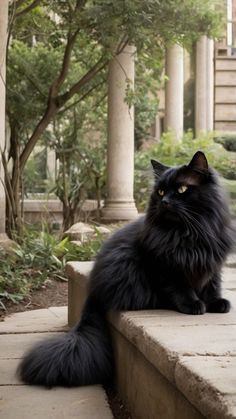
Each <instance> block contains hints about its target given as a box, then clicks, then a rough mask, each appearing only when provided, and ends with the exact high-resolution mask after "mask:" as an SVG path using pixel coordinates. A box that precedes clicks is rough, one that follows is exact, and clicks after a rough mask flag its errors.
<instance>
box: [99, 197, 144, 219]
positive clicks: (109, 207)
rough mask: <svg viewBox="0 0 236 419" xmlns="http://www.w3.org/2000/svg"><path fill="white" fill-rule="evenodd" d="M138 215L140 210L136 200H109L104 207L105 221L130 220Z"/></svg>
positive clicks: (103, 215)
mask: <svg viewBox="0 0 236 419" xmlns="http://www.w3.org/2000/svg"><path fill="white" fill-rule="evenodd" d="M137 217H138V210H137V208H136V206H135V202H134V201H111V200H107V201H106V202H105V206H104V208H103V209H102V220H104V221H129V220H133V219H135V218H137Z"/></svg>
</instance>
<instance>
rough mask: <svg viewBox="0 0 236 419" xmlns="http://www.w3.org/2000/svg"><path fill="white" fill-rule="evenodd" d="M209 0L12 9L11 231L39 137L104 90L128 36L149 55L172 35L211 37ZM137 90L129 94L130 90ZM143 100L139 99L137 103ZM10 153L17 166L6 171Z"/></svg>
mask: <svg viewBox="0 0 236 419" xmlns="http://www.w3.org/2000/svg"><path fill="white" fill-rule="evenodd" d="M215 3H216V2H213V1H212V0H195V1H193V0H186V1H185V2H183V1H182V0H168V1H160V0H148V1H145V2H144V1H141V0H126V1H124V0H115V1H114V0H70V1H69V0H68V1H60V0H55V1H53V2H52V1H49V0H48V1H46V0H42V1H40V0H38V1H37V0H34V1H30V0H18V1H15V2H14V3H13V5H12V9H11V15H10V28H11V42H10V43H9V53H8V73H7V114H8V119H9V124H10V128H11V138H10V147H9V153H8V152H7V151H6V150H7V148H6V150H5V152H3V153H2V154H3V155H2V158H3V163H4V167H5V174H6V190H7V202H8V206H7V208H8V214H7V221H8V226H7V227H8V232H10V231H11V230H12V229H13V228H16V229H19V228H20V220H21V215H20V205H19V196H20V182H21V181H20V179H21V176H22V173H23V170H24V167H25V165H26V162H27V160H28V158H29V156H30V154H31V152H32V150H33V149H34V147H35V145H36V143H37V142H38V141H39V140H40V139H42V137H43V136H44V135H45V131H46V129H47V128H48V126H49V124H50V123H51V122H52V121H53V120H55V118H56V116H57V115H58V114H59V113H61V115H62V114H63V112H66V111H67V109H68V108H69V107H73V106H75V105H76V106H77V108H80V106H82V105H83V103H84V101H86V100H87V98H89V97H91V96H92V97H94V98H96V97H98V96H100V95H101V91H102V95H104V90H103V89H102V88H101V86H102V85H104V84H105V83H106V76H107V68H108V64H109V61H110V59H111V58H112V57H113V56H114V55H116V54H119V52H121V51H122V50H123V48H124V47H125V46H126V45H127V44H128V43H133V44H135V45H136V47H137V54H138V57H141V54H146V62H148V60H151V58H153V57H157V56H160V55H161V53H162V52H163V51H164V49H165V46H166V45H167V44H168V43H170V42H178V43H181V44H186V45H187V44H190V43H191V42H193V41H194V40H195V39H196V38H197V36H199V35H201V34H203V33H206V34H208V35H209V36H214V35H215V34H216V33H217V31H218V29H219V23H220V19H221V14H220V12H219V7H217V8H216V11H214V8H213V5H214V4H215ZM130 96H132V95H130ZM138 104H139V105H140V108H141V109H142V106H141V105H144V104H142V103H141V99H140V102H138V101H137V106H138ZM9 160H11V167H12V170H11V171H9V169H8V168H9V164H8V162H9Z"/></svg>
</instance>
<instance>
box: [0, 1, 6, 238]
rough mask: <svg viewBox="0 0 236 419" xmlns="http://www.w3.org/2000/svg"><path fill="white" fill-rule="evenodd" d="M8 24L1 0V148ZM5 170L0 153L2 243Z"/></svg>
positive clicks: (2, 233) (1, 235)
mask: <svg viewBox="0 0 236 419" xmlns="http://www.w3.org/2000/svg"><path fill="white" fill-rule="evenodd" d="M7 25H8V0H1V1H0V148H1V150H3V149H4V145H5V100H6V92H5V90H6V89H5V80H6V43H7ZM3 183H4V170H3V167H2V161H1V153H0V245H2V242H3V241H4V240H5V239H7V237H6V235H5V212H6V208H5V191H4V184H3Z"/></svg>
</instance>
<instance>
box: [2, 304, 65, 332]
mask: <svg viewBox="0 0 236 419" xmlns="http://www.w3.org/2000/svg"><path fill="white" fill-rule="evenodd" d="M66 329H67V307H50V308H48V309H42V310H32V311H24V312H22V313H15V314H13V315H11V316H10V317H6V318H5V320H4V321H3V322H1V323H0V334H4V333H35V332H54V331H55V332H58V331H65V330H66Z"/></svg>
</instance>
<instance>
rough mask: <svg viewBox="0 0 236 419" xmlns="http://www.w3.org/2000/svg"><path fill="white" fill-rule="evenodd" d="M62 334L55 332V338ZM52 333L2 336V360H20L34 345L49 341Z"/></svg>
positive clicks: (0, 343) (0, 338)
mask: <svg viewBox="0 0 236 419" xmlns="http://www.w3.org/2000/svg"><path fill="white" fill-rule="evenodd" d="M60 334H61V333H57V332H54V333H53V336H56V335H60ZM49 336H52V333H51V332H49V333H19V334H16V333H11V334H8V335H6V334H2V335H0V348H1V351H0V360H3V359H18V358H21V357H22V356H23V353H24V352H25V351H27V350H28V349H29V348H30V347H31V346H32V345H34V344H35V343H36V342H39V341H40V340H43V339H47V338H48V337H49ZM0 375H1V374H0Z"/></svg>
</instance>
